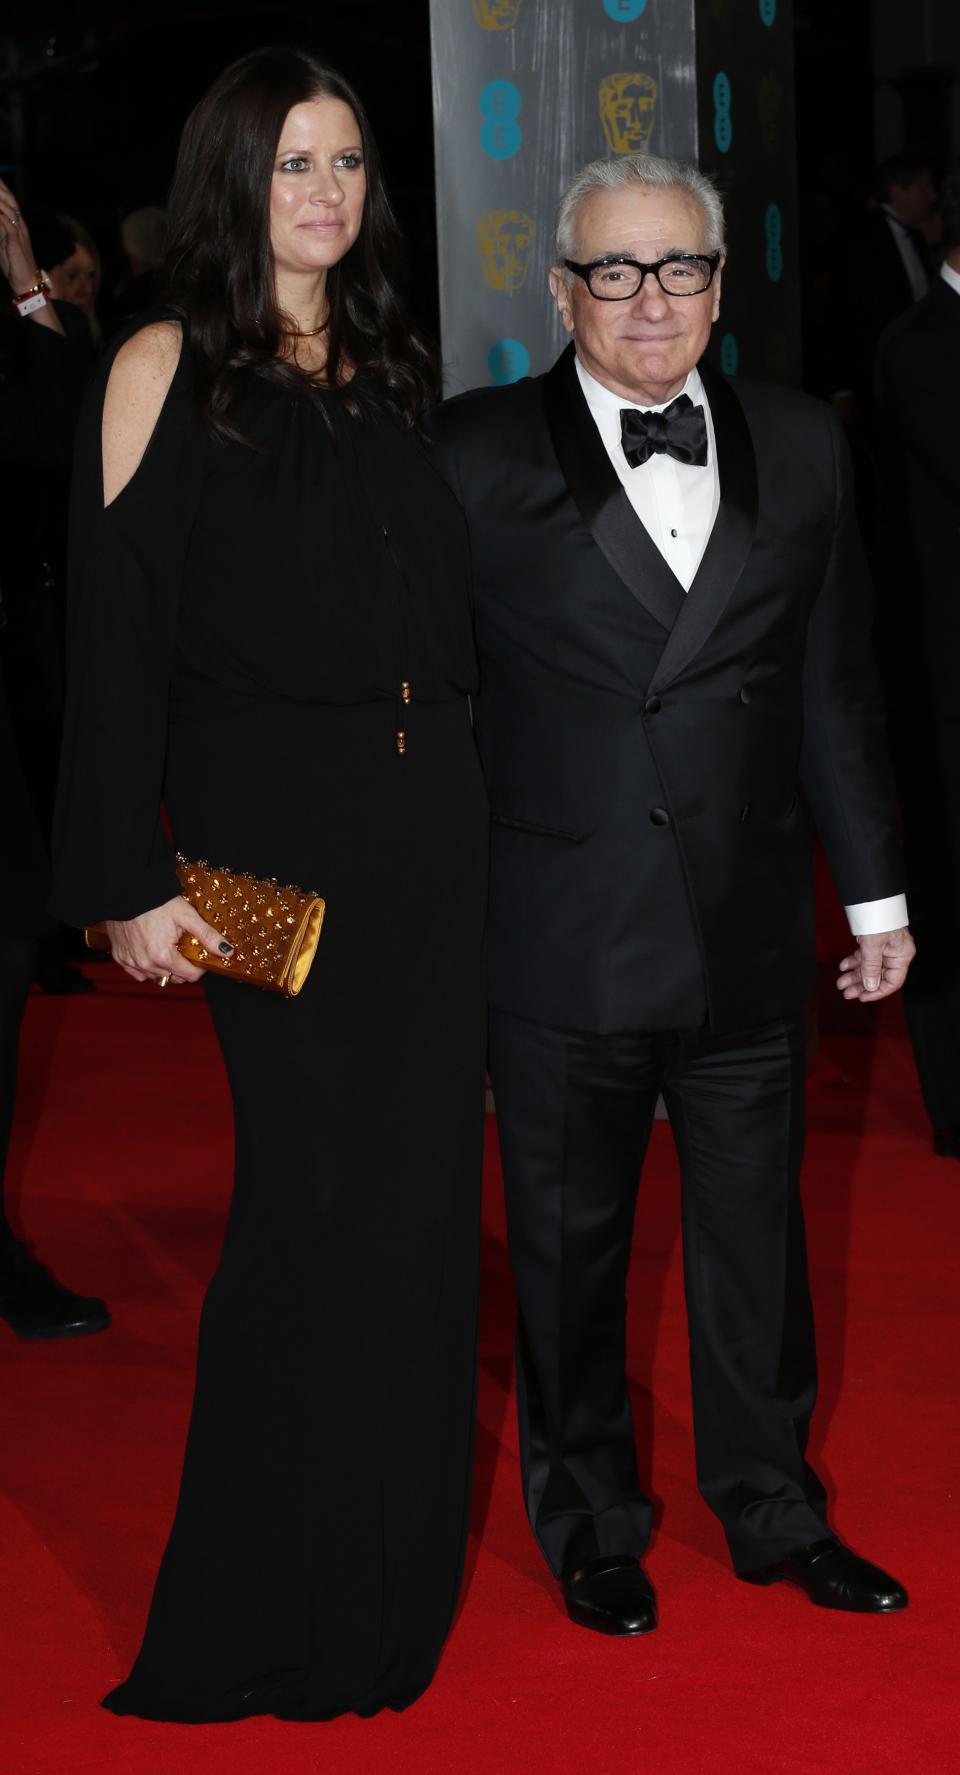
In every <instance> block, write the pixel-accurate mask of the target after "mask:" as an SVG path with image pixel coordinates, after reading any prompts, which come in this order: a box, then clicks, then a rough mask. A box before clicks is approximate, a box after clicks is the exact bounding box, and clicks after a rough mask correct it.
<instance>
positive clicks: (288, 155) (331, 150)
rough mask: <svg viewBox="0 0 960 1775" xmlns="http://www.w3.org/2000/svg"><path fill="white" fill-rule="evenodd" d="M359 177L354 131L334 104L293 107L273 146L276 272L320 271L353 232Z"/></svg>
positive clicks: (322, 101)
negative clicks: (274, 151) (275, 149)
mask: <svg viewBox="0 0 960 1775" xmlns="http://www.w3.org/2000/svg"><path fill="white" fill-rule="evenodd" d="M366 191H367V179H366V173H365V172H364V166H363V148H362V144H361V138H360V127H359V124H358V123H357V120H356V118H355V117H354V115H353V112H352V111H351V109H350V107H349V105H345V104H344V103H343V101H342V99H333V98H318V99H309V100H307V101H306V102H305V103H304V104H302V105H294V107H293V110H292V111H290V112H289V113H288V115H287V119H286V122H285V123H284V126H283V129H282V130H281V132H280V141H279V143H278V144H277V155H276V159H275V161H274V166H273V180H272V184H271V188H270V245H271V247H272V249H273V260H274V265H275V267H276V269H277V271H282V272H287V273H290V272H307V271H326V270H327V269H328V268H329V267H330V266H331V265H336V263H337V261H338V260H339V259H342V258H343V256H344V253H346V252H348V251H349V249H350V247H352V245H353V243H354V241H355V240H356V238H357V235H358V234H359V232H360V223H361V220H362V218H363V202H364V198H365V196H366Z"/></svg>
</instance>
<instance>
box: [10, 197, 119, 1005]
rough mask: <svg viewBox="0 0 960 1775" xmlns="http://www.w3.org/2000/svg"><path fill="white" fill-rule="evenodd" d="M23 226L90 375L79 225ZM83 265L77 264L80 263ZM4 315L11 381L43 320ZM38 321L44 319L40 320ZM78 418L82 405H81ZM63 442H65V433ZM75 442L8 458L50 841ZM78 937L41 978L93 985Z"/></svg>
mask: <svg viewBox="0 0 960 1775" xmlns="http://www.w3.org/2000/svg"><path fill="white" fill-rule="evenodd" d="M20 226H21V227H23V228H24V229H25V230H27V231H28V238H29V239H30V241H31V243H32V246H31V251H32V252H33V253H34V254H35V255H36V265H35V267H34V268H33V269H32V270H31V277H32V276H33V275H34V271H35V270H37V269H39V270H40V271H41V272H42V273H43V281H44V285H45V288H46V290H47V293H48V294H49V295H50V297H51V298H52V302H55V303H56V304H57V306H56V308H54V307H53V306H52V303H51V304H48V306H49V310H50V314H51V315H55V316H56V317H57V321H58V331H59V334H60V335H61V336H62V335H63V334H67V335H68V336H69V341H70V353H69V355H70V358H71V360H72V362H73V363H74V364H75V365H76V366H77V373H78V376H79V378H80V380H81V382H82V381H83V380H85V378H86V375H88V374H89V372H90V370H91V369H92V368H93V365H94V362H95V353H94V349H93V342H92V336H91V332H90V325H89V317H88V315H87V313H86V312H85V310H84V308H83V307H82V306H81V304H80V303H78V302H76V301H74V300H72V299H71V298H70V295H69V292H70V290H71V289H72V290H74V291H75V293H82V288H81V283H80V281H79V280H78V279H77V278H73V277H72V274H71V272H70V271H69V270H68V267H70V265H71V262H72V261H73V260H74V258H75V255H76V253H77V250H78V249H77V242H76V239H75V237H74V232H73V228H72V226H71V225H68V224H67V223H66V222H64V221H63V220H61V218H60V217H59V216H56V215H54V214H53V212H52V211H50V210H47V209H42V208H40V207H39V206H36V205H28V206H25V208H24V210H23V214H22V218H21V223H20ZM74 269H75V268H74ZM2 306H3V308H4V310H5V312H4V313H3V314H2V318H0V373H5V375H6V377H7V381H8V384H9V386H10V387H22V386H23V385H24V384H25V383H28V382H29V379H30V377H31V376H32V374H33V368H34V366H33V358H34V353H33V351H32V349H31V347H32V342H33V332H34V327H33V326H31V327H29V328H27V327H25V326H24V325H23V322H22V321H21V319H20V317H19V315H18V314H17V311H16V309H15V308H14V307H12V306H11V305H10V304H4V305H2ZM35 324H37V323H35ZM74 417H75V412H74ZM58 442H59V443H61V444H62V440H58ZM69 497H70V448H69V442H68V444H67V447H66V448H58V450H57V451H56V452H55V453H54V455H53V456H52V457H48V459H47V461H46V464H45V468H44V472H43V474H38V473H37V471H36V464H35V461H34V460H33V459H32V458H31V457H30V456H29V455H27V454H25V453H20V454H17V453H16V452H13V453H12V454H11V456H10V457H8V460H7V461H6V463H5V465H4V508H5V524H4V551H3V566H2V579H3V597H4V611H5V617H6V623H5V630H4V646H3V656H2V662H0V669H2V671H3V674H4V677H5V681H6V695H7V703H8V707H9V717H10V722H11V724H12V728H13V732H14V734H15V736H16V742H17V746H18V750H19V753H20V758H21V763H22V768H23V773H24V776H25V777H26V782H27V789H28V791H29V794H30V798H31V801H32V803H33V807H34V812H35V815H36V818H37V822H38V825H39V827H40V831H41V834H42V836H43V840H44V843H45V844H49V840H50V830H51V824H52V820H53V802H54V795H55V792H56V782H57V766H58V760H59V754H60V736H61V732H62V726H63V704H64V694H65V689H64V631H65V622H66V563H67V514H68V506H69ZM76 948H77V944H76V940H75V938H74V937H72V936H68V934H67V933H66V932H65V931H62V930H60V929H59V928H58V927H57V926H56V925H54V923H53V922H52V921H49V922H48V925H47V928H46V929H45V931H44V932H43V933H41V934H39V941H38V944H37V951H36V954H37V975H36V977H37V980H38V982H39V984H40V985H41V986H42V987H43V989H44V991H46V992H54V993H64V992H84V991H90V990H92V981H91V980H90V979H89V978H88V977H86V976H85V975H83V974H81V973H80V972H79V971H78V970H77V969H76V968H74V967H72V966H71V965H70V957H71V954H72V953H74V952H75V950H76Z"/></svg>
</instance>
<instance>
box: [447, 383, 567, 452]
mask: <svg viewBox="0 0 960 1775" xmlns="http://www.w3.org/2000/svg"><path fill="white" fill-rule="evenodd" d="M542 382H543V378H542V377H541V376H524V377H523V378H522V380H521V381H519V382H509V383H506V384H504V385H503V386H502V387H499V388H469V389H467V390H466V392H465V393H464V394H456V395H451V397H450V399H449V400H446V401H443V402H442V403H441V405H440V406H439V407H437V408H436V410H435V411H434V412H433V413H432V414H431V416H430V421H429V430H430V432H431V433H432V434H433V435H434V436H436V437H438V438H446V439H450V440H451V441H462V440H466V439H469V438H474V437H486V436H494V435H497V434H499V435H500V436H501V437H502V435H503V427H504V426H510V427H513V426H515V425H518V424H523V422H524V421H525V420H528V419H533V418H537V417H539V416H540V414H541V413H542V411H543V402H542V395H541V386H542Z"/></svg>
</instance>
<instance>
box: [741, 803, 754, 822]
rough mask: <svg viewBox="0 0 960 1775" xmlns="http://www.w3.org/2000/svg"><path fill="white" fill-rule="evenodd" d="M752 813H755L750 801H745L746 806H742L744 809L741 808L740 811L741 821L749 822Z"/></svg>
mask: <svg viewBox="0 0 960 1775" xmlns="http://www.w3.org/2000/svg"><path fill="white" fill-rule="evenodd" d="M752 812H753V809H752V807H751V806H750V803H749V801H745V802H744V804H743V806H742V808H741V809H740V818H741V820H749V818H750V815H751V814H752Z"/></svg>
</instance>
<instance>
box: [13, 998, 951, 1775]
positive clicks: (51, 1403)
mask: <svg viewBox="0 0 960 1775" xmlns="http://www.w3.org/2000/svg"><path fill="white" fill-rule="evenodd" d="M90 972H91V974H92V975H93V976H94V977H95V978H96V979H97V980H98V982H99V983H100V990H98V992H97V994H96V996H95V997H94V996H92V995H91V996H90V997H87V998H83V999H79V1000H67V1001H63V1000H60V1001H55V1000H49V999H43V998H35V999H34V1000H33V1001H32V1003H31V1006H30V1010H29V1013H28V1023H27V1029H26V1037H25V1056H24V1079H23V1083H24V1090H23V1095H22V1104H21V1113H20V1116H19V1121H18V1126H17V1131H16V1135H15V1150H14V1154H13V1160H12V1171H13V1183H14V1191H13V1194H14V1205H15V1206H16V1205H17V1196H19V1199H20V1200H19V1211H20V1215H21V1218H22V1222H23V1224H24V1227H25V1229H26V1231H27V1233H28V1234H29V1236H30V1237H31V1238H33V1239H34V1240H35V1242H36V1244H37V1246H38V1248H39V1249H40V1251H41V1252H42V1254H43V1256H44V1258H45V1259H46V1260H47V1261H49V1262H50V1263H51V1265H52V1266H53V1267H54V1268H55V1269H56V1271H57V1272H58V1274H60V1275H61V1276H62V1278H63V1279H64V1280H65V1281H67V1282H69V1283H70V1284H72V1285H73V1286H75V1287H78V1288H86V1289H90V1290H96V1291H100V1292H102V1293H103V1294H104V1295H105V1296H106V1297H107V1299H108V1300H109V1302H110V1304H111V1306H112V1308H113V1311H114V1321H115V1322H114V1328H113V1329H112V1330H111V1331H110V1332H108V1333H107V1334H106V1335H103V1336H99V1337H94V1338H90V1339H82V1340H79V1341H77V1342H75V1343H54V1344H48V1345H46V1346H43V1345H34V1346H28V1345H23V1344H19V1343H17V1342H16V1341H15V1339H14V1338H13V1336H12V1335H11V1334H9V1333H8V1332H7V1330H6V1328H5V1327H0V1363H2V1369H3V1375H2V1412H3V1421H4V1439H3V1444H2V1446H3V1451H4V1452H3V1455H2V1463H0V1473H2V1480H3V1486H2V1491H3V1499H2V1505H0V1509H2V1549H3V1551H2V1556H0V1557H2V1564H0V1573H2V1580H3V1583H2V1595H3V1601H2V1613H0V1648H2V1663H0V1670H2V1687H0V1775H86V1772H87V1771H90V1772H91V1775H93V1772H96V1775H166V1772H167V1771H170V1772H171V1775H201V1772H202V1775H210V1772H211V1771H214V1772H216V1771H219V1770H221V1769H222V1770H229V1771H231V1775H306V1772H307V1771H310V1772H313V1771H318V1770H324V1771H326V1770H329V1771H336V1775H368V1772H370V1775H372V1772H373V1771H374V1770H376V1771H385V1772H387V1771H389V1772H390V1775H394V1772H396V1775H434V1772H437V1775H439V1772H441V1771H442V1772H443V1775H447V1772H448V1771H455V1772H457V1775H461V1772H462V1775H480V1772H483V1775H488V1772H490V1775H514V1772H516V1775H547V1772H548V1771H549V1772H550V1775H567V1772H573V1771H577V1772H579V1771H584V1772H590V1775H677V1772H679V1771H684V1772H686V1771H696V1772H697V1775H699V1772H701V1771H705V1772H706V1771H709V1772H711V1775H714V1772H715V1775H727V1772H730V1775H776V1772H777V1771H781V1770H782V1771H789V1775H814V1772H819V1771H821V1770H831V1771H834V1770H836V1771H841V1772H842V1775H854V1772H859V1771H863V1772H864V1775H866V1771H870V1775H877V1772H882V1771H886V1770H891V1771H893V1770H896V1771H897V1772H898V1775H905V1772H906V1775H927V1772H936V1775H939V1772H941V1771H943V1772H946V1771H952V1770H954V1769H956V1768H958V1766H960V1750H958V1743H957V1738H958V1727H960V1706H958V1701H957V1689H956V1675H957V1671H956V1658H955V1645H956V1638H957V1627H956V1616H957V1607H956V1604H955V1602H954V1595H955V1591H956V1587H957V1585H958V1581H960V1580H958V1577H957V1574H956V1569H955V1568H956V1559H957V1549H958V1540H960V1538H958V1535H957V1519H956V1512H955V1495H956V1485H957V1458H956V1457H957V1389H956V1379H957V1375H956V1367H957V1357H956V1345H957V1336H956V1312H955V1300H956V1283H955V1275H956V1257H955V1253H956V1231H957V1224H958V1220H960V1212H958V1203H960V1166H957V1165H956V1164H955V1163H951V1162H947V1161H943V1160H937V1159H935V1158H933V1157H932V1155H931V1154H930V1152H929V1150H928V1144H927V1135H926V1129H925V1125H924V1118H923V1113H922V1109H921V1105H920V1101H919V1096H918V1093H917V1089H916V1085H915V1082H914V1077H913V1072H912V1066H911V1061H910V1055H909V1050H908V1048H907V1045H906V1043H905V1041H904V1040H903V1038H902V1034H901V1033H900V1031H901V1024H900V1019H899V1014H898V1012H897V1011H896V1009H895V1008H891V1009H889V1010H885V1011H884V1012H883V1014H882V1015H881V1016H877V1015H876V1014H874V1016H873V1018H872V1021H873V1024H874V1026H875V1028H876V1030H877V1031H878V1033H877V1034H876V1035H875V1037H874V1039H864V1037H863V1036H862V1035H860V1036H859V1037H852V1036H851V1035H849V1034H847V1033H845V1031H847V1030H849V1029H850V1028H851V1027H858V1028H861V1029H862V1028H863V1027H864V1025H863V1023H862V1022H861V1023H860V1024H859V1025H858V1024H856V1023H855V1022H853V1023H851V1017H850V1016H849V1015H848V1014H847V1009H846V1008H845V1007H843V1006H839V1005H838V1015H837V1016H836V1017H834V1018H833V1019H832V1021H833V1022H834V1023H835V1025H836V1027H835V1028H834V1030H833V1031H832V1032H831V1033H828V1034H827V1035H825V1036H824V1038H823V1041H822V1046H821V1053H820V1056H819V1059H818V1063H817V1069H816V1071H815V1073H814V1075H813V1079H812V1083H811V1092H810V1100H811V1123H812V1127H811V1140H810V1149H809V1160H808V1165H807V1201H808V1218H809V1226H810V1243H811V1251H812V1260H813V1267H814V1276H815V1292H816V1297H817V1308H818V1315H819V1327H820V1342H821V1350H822V1358H823V1361H822V1366H823V1385H822V1401H821V1407H820V1411H819V1414H818V1417H817V1420H816V1442H815V1449H814V1455H815V1459H816V1460H817V1462H818V1463H819V1464H821V1465H822V1467H823V1468H824V1470H825V1472H826V1474H827V1475H828V1476H829V1480H830V1483H831V1487H832V1490H833V1493H834V1496H835V1521H836V1524H837V1527H838V1529H839V1530H840V1532H841V1533H843V1534H844V1535H845V1536H846V1537H847V1538H848V1539H849V1540H850V1541H851V1542H852V1543H853V1544H854V1545H855V1546H857V1547H859V1548H860V1549H862V1550H863V1551H864V1552H866V1553H867V1554H869V1555H872V1556H873V1557H875V1558H877V1559H879V1560H880V1561H881V1562H884V1563H887V1564H888V1565H889V1566H890V1567H891V1568H892V1569H893V1570H894V1571H895V1572H896V1573H897V1574H898V1575H900V1576H902V1577H903V1578H904V1580H905V1581H906V1583H907V1584H908V1586H909V1588H910V1590H911V1594H912V1599H913V1601H912V1607H911V1608H910V1609H909V1610H908V1611H907V1613H906V1614H904V1615H901V1616H896V1617H890V1618H889V1619H864V1618H858V1617H845V1616H838V1615H832V1614H829V1613H827V1612H825V1611H822V1610H818V1609H814V1608H813V1607H812V1606H811V1605H810V1604H809V1603H808V1602H807V1600H806V1599H805V1598H804V1597H803V1596H801V1595H800V1594H799V1592H796V1591H792V1590H790V1589H788V1588H787V1587H786V1586H783V1585H781V1586H778V1587H777V1588H775V1589H771V1590H756V1589H753V1588H751V1587H748V1586H747V1585H743V1584H738V1583H736V1582H735V1581H734V1579H733V1577H732V1576H731V1573H730V1570H729V1568H728V1565H727V1562H726V1557H725V1552H724V1546H723V1542H722V1539H721V1535H720V1531H719V1529H718V1527H717V1526H716V1524H715V1523H714V1520H713V1518H712V1517H711V1516H710V1515H709V1513H708V1511H707V1509H706V1507H705V1506H704V1505H703V1504H702V1503H701V1502H700V1500H699V1498H698V1496H697V1493H696V1490H695V1487H694V1480H693V1456H692V1447H691V1438H690V1408H689V1397H688V1386H687V1376H686V1350H685V1345H686V1332H685V1325H684V1317H683V1302H682V1293H681V1283H680V1269H679V1253H678V1245H677V1237H676V1224H677V1202H676V1196H677V1176H676V1167H675V1163H674V1159H673V1153H672V1147H671V1144H670V1137H669V1132H668V1130H667V1129H666V1128H665V1127H663V1126H659V1127H658V1128H657V1129H656V1131H655V1136H654V1141H653V1147H652V1152H651V1158H650V1161H649V1164H648V1167H647V1172H646V1176H645V1182H644V1189H643V1200H642V1211H641V1215H640V1217H639V1219H640V1237H639V1239H638V1249H637V1255H636V1259H635V1264H634V1270H633V1277H632V1298H633V1319H632V1334H633V1355H632V1365H631V1373H632V1376H633V1380H634V1388H635V1398H636V1407H637V1415H638V1418H639V1420H640V1422H641V1424H642V1425H643V1426H644V1428H645V1429H647V1430H649V1431H651V1432H652V1438H651V1444H652V1470H651V1471H650V1473H649V1474H648V1482H649V1484H650V1485H651V1487H652V1490H653V1493H654V1495H655V1497H656V1498H657V1499H658V1501H660V1503H661V1506H662V1519H661V1521H660V1526H659V1528H658V1532H657V1535H656V1539H655V1541H654V1544H653V1548H652V1552H651V1556H650V1562H649V1563H650V1572H651V1575H652V1577H653V1578H654V1580H655V1582H656V1583H657V1585H658V1587H659V1590H660V1598H661V1627H660V1631H659V1632H658V1633H657V1634H656V1635H654V1636H653V1637H652V1638H651V1639H648V1640H639V1641H626V1642H608V1641H606V1640H604V1639H602V1638H601V1637H599V1636H597V1635H591V1634H588V1633H584V1632H582V1631H579V1630H577V1629H575V1628H573V1627H572V1626H570V1625H569V1624H568V1623H567V1621H566V1619H565V1617H564V1615H563V1614H562V1612H561V1609H560V1607H559V1604H558V1600H557V1595H556V1591H555V1587H554V1586H553V1584H552V1582H551V1581H549V1579H548V1577H547V1575H546V1572H545V1568H544V1567H543V1566H542V1565H541V1563H540V1559H539V1555H538V1553H537V1552H536V1549H535V1547H534V1543H533V1541H532V1539H531V1537H530V1534H529V1531H528V1529H527V1526H526V1523H525V1521H524V1519H523V1516H522V1514H521V1508H520V1499H519V1495H518V1484H517V1478H518V1472H517V1449H516V1433H515V1426H514V1417H513V1401H512V1397H511V1342H512V1303H511V1291H510V1283H509V1277H508V1272H507V1265H506V1257H505V1253H504V1244H503V1216H502V1208H501V1201H500V1191H499V1178H498V1168H497V1161H496V1154H495V1141H494V1135H493V1131H492V1128H491V1135H490V1160H489V1167H488V1192H487V1208H486V1217H485V1249H484V1260H485V1283H486V1286H485V1296H484V1319H483V1334H482V1386H481V1405H480V1420H481V1427H480V1439H479V1472H478V1485H477V1494H476V1506H475V1538H474V1540H473V1541H472V1542H471V1550H470V1559H469V1566H468V1583H467V1587H466V1592H465V1598H464V1602H463V1606H462V1609H461V1612H460V1615H459V1618H458V1620H457V1622H456V1625H455V1628H454V1631H453V1634H452V1636H451V1639H450V1643H449V1645H448V1648H447V1651H446V1655H445V1657H444V1660H443V1663H442V1665H441V1668H440V1672H439V1675H438V1678H437V1680H436V1682H435V1684H434V1686H433V1688H432V1689H431V1691H430V1692H429V1694H428V1695H427V1696H426V1697H425V1698H424V1699H423V1700H422V1701H421V1702H419V1703H418V1704H417V1705H416V1706H415V1707H414V1708H413V1709H412V1710H411V1711H410V1712H409V1713H407V1714H405V1715H403V1716H394V1715H389V1716H387V1717H380V1718H378V1719H375V1720H372V1721H360V1720H356V1719H348V1720H344V1721H338V1722H336V1723H334V1724H333V1725H329V1726H299V1727H298V1726H290V1725H280V1724H279V1723H277V1722H275V1721H270V1720H257V1721H253V1722H247V1723H244V1724H241V1725H238V1726H218V1727H184V1726H156V1725H146V1724H142V1723H140V1722H136V1721H133V1720H118V1719H114V1718H112V1717H110V1716H107V1715H106V1714H103V1713H102V1712H100V1711H99V1710H98V1707H97V1702H98V1699H99V1697H100V1695H101V1694H102V1693H103V1692H104V1690H106V1689H107V1688H109V1687H110V1685H111V1684H113V1683H114V1682H116V1681H117V1680H118V1678H119V1677H120V1676H121V1675H122V1674H124V1673H125V1671H126V1669H127V1666H128V1664H129V1661H130V1658H131V1656H132V1654H133V1652H134V1650H135V1648H136V1644H137V1639H138V1633H139V1629H140V1626H141V1624H142V1620H143V1616H144V1611H145V1608H146V1604H147V1598H148V1593H149V1588H150V1584H151V1580H152V1577H153V1573H154V1570H155V1568H156V1564H157V1560H158V1557H159V1554H160V1550H161V1545H162V1542H163V1539H164V1535H165V1531H166V1526H167V1523H168V1519H169V1516H170V1513H171V1510H172V1507H173V1502H174V1495H175V1487H176V1483H177V1477H178V1468H179V1461H180V1453H181V1445H182V1439H183V1433H184V1429H185V1424H186V1415H187V1410H188V1405H189V1400H190V1391H191V1384H192V1370H193V1344H194V1335H195V1325H196V1317H197V1310H198V1306H199V1302H200V1297H201V1291H202V1288H203V1286H204V1283H205V1280H206V1278H207V1277H208V1276H209V1274H210V1272H211V1270H212V1268H213V1266H214V1263H215V1261H216V1254H217V1246H218V1240H219V1236H220V1231H221V1225H222V1216H223V1208H224V1200H225V1192H226V1186H227V1179H228V1172H229V1146H228V1138H229V1136H228V1120H227V1102H226V1094H225V1086H224V1081H223V1078H222V1074H221V1072H220V1068H219V1062H218V1059H217V1056H216V1051H215V1048H214V1044H213V1039H212V1035H211V1032H210V1029H209V1026H208V1022H207V1018H206V1012H205V1009H204V1007H203V1005H202V1004H201V1003H200V1002H199V1000H198V998H197V996H195V995H194V994H192V993H190V994H180V993H174V992H170V993H167V994H166V995H165V996H161V995H160V994H159V993H156V992H145V991H143V990H142V989H137V988H134V987H132V986H127V985H125V984H122V983H121V982H120V978H119V976H118V975H117V974H115V973H114V971H113V970H112V968H109V967H104V968H100V969H93V968H91V969H90ZM332 1532H336V1528H335V1525H332Z"/></svg>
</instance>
